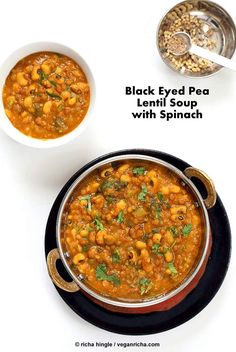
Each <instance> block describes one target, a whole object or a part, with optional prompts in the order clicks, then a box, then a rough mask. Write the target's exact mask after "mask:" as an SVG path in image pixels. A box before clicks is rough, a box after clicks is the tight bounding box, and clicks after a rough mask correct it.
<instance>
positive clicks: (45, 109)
mask: <svg viewBox="0 0 236 352" xmlns="http://www.w3.org/2000/svg"><path fill="white" fill-rule="evenodd" d="M51 107H52V101H51V100H49V101H46V103H45V104H44V106H43V113H44V114H46V115H47V114H49V113H50V111H51Z"/></svg>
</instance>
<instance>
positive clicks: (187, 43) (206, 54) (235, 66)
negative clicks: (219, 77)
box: [168, 32, 236, 71]
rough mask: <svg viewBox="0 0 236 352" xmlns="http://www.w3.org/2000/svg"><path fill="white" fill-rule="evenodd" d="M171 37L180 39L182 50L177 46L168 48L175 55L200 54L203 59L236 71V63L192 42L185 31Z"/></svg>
mask: <svg viewBox="0 0 236 352" xmlns="http://www.w3.org/2000/svg"><path fill="white" fill-rule="evenodd" d="M172 38H175V39H176V40H179V41H180V40H181V42H182V47H181V49H182V50H178V49H177V48H172V49H171V48H168V49H169V51H170V52H171V53H172V54H173V55H175V56H182V55H184V54H187V53H190V54H195V55H197V56H200V57H202V58H204V59H207V60H210V61H212V62H214V63H216V64H218V65H220V66H224V67H227V68H230V69H231V70H235V71H236V63H235V62H234V61H232V60H230V59H228V58H226V57H224V56H222V55H219V54H216V53H213V52H212V51H209V50H207V49H204V48H202V47H200V46H198V45H195V44H193V43H192V39H191V37H190V36H189V35H188V34H187V33H185V32H178V33H175V34H174V35H173V37H172Z"/></svg>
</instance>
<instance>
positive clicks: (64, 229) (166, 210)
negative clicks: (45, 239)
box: [61, 160, 205, 300]
mask: <svg viewBox="0 0 236 352" xmlns="http://www.w3.org/2000/svg"><path fill="white" fill-rule="evenodd" d="M204 230H205V226H204V219H203V216H202V212H201V210H200V208H199V207H198V205H197V202H196V198H195V196H193V194H192V193H191V191H190V189H189V187H188V186H187V185H185V184H183V182H181V179H180V178H179V177H177V176H176V175H175V174H174V173H173V172H172V171H170V170H169V169H167V168H165V167H163V166H159V165H157V164H155V163H152V162H144V161H139V160H131V161H125V162H119V163H118V164H117V163H114V165H113V164H109V165H107V166H106V167H104V168H102V169H98V170H95V171H94V172H93V173H92V174H90V175H89V176H87V178H85V179H84V180H83V181H82V182H81V183H80V184H79V185H78V186H77V188H76V189H75V190H74V192H73V194H72V195H71V197H70V199H69V201H68V204H67V205H66V207H65V210H64V212H63V216H62V224H61V241H62V247H63V248H64V249H65V251H66V252H67V254H68V255H69V256H70V258H69V259H68V263H69V265H70V267H71V269H72V270H73V272H74V273H76V275H78V274H79V273H80V274H82V275H83V277H84V280H85V282H86V284H87V285H89V286H90V287H91V288H92V289H95V290H97V291H98V292H99V293H101V294H103V295H107V296H110V297H114V298H120V299H129V300H130V299H131V300H132V299H133V300H138V299H147V298H151V297H154V296H159V295H163V294H166V293H167V292H169V291H171V290H173V289H174V288H176V287H177V286H179V285H180V284H181V283H182V281H183V280H184V279H185V278H186V276H187V275H188V274H189V272H190V271H191V269H193V267H194V266H195V264H196V262H197V260H198V254H199V251H200V249H201V244H202V239H203V236H204Z"/></svg>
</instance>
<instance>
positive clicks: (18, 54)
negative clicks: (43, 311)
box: [0, 42, 95, 148]
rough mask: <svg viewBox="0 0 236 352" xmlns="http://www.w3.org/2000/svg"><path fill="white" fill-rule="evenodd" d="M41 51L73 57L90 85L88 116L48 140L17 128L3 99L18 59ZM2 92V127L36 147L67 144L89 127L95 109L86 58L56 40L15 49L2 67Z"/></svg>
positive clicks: (92, 84)
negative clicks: (63, 132) (6, 82)
mask: <svg viewBox="0 0 236 352" xmlns="http://www.w3.org/2000/svg"><path fill="white" fill-rule="evenodd" d="M39 51H52V52H57V53H60V54H64V55H67V56H69V57H70V58H72V59H73V60H74V61H75V62H77V63H78V64H79V65H80V67H81V68H82V70H83V71H84V73H85V75H86V77H87V80H88V83H89V86H90V105H89V109H88V111H87V114H86V116H85V117H84V119H83V121H82V122H81V123H80V124H79V125H78V127H76V128H75V129H74V130H73V131H71V132H70V133H68V134H66V135H64V136H62V137H58V138H55V139H47V140H41V139H37V138H32V137H29V136H26V135H25V134H23V133H22V132H20V131H19V130H18V129H17V128H15V127H14V126H13V125H12V123H11V122H10V120H9V119H8V117H7V116H6V114H5V110H4V106H3V101H2V90H3V86H4V83H5V81H6V78H7V76H8V75H9V73H10V71H11V69H12V68H13V67H14V66H15V65H16V64H17V62H18V61H20V60H21V59H23V58H24V57H26V56H28V55H30V54H33V53H36V52H39ZM0 92H1V99H0V126H1V127H2V129H3V130H4V131H5V132H6V133H7V134H8V136H10V137H11V138H13V139H14V140H15V141H17V142H19V143H21V144H24V145H27V146H30V147H35V148H52V147H58V146H61V145H63V144H66V143H68V142H70V141H72V140H73V139H75V138H77V137H78V136H79V135H80V134H81V133H82V132H83V131H84V129H85V128H86V127H87V125H88V122H89V121H90V117H91V112H92V109H93V105H94V100H95V83H94V79H93V75H92V72H91V70H90V68H89V66H88V65H87V63H86V62H85V61H84V59H83V58H82V57H81V56H80V55H79V54H78V53H77V52H76V51H74V50H73V49H71V48H69V47H67V46H65V45H62V44H59V43H54V42H37V43H31V44H28V45H25V46H23V47H21V48H19V49H18V50H16V51H14V52H13V53H12V54H11V55H10V56H9V57H8V58H7V59H6V60H5V61H4V62H3V64H2V65H1V67H0Z"/></svg>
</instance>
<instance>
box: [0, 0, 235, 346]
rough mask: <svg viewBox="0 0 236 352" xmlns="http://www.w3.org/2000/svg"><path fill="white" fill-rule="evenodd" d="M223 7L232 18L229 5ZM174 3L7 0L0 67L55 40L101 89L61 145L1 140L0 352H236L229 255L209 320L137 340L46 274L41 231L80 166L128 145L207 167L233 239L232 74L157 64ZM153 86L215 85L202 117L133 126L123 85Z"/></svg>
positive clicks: (205, 314)
mask: <svg viewBox="0 0 236 352" xmlns="http://www.w3.org/2000/svg"><path fill="white" fill-rule="evenodd" d="M218 2H219V3H222V4H223V5H224V7H225V9H227V10H228V11H229V12H230V14H231V15H232V16H233V18H234V20H235V21H236V5H235V3H234V1H230V0H224V1H221V0H219V1H218ZM175 3H176V2H175V1H173V0H168V1H159V0H154V1H152V0H146V1H144V0H142V1H141V0H126V1H124V0H119V1H118V0H113V1H109V0H99V1H97V0H86V1H85V0H83V1H82V0H77V1H75V0H70V1H58V0H57V1H55V0H51V1H49V0H46V1H45V0H41V1H40V2H34V1H32V0H30V1H27V0H21V1H14V2H13V1H4V2H3V1H2V2H1V8H0V9H1V20H0V33H1V50H0V61H1V62H2V61H4V59H5V58H6V57H7V56H8V55H9V54H10V53H11V52H12V51H14V50H15V49H16V48H18V47H20V46H22V45H25V44H27V43H29V42H35V41H42V40H51V41H57V42H61V43H64V44H67V45H68V46H71V47H72V48H74V49H75V50H77V51H78V52H79V53H80V54H81V55H82V56H83V57H84V58H85V59H86V61H87V62H88V64H89V65H90V67H91V69H92V71H93V73H94V77H95V81H96V85H97V99H96V104H95V109H94V111H93V118H92V122H91V124H90V126H89V127H88V129H87V130H86V131H85V132H84V133H83V135H82V136H81V137H80V138H79V139H78V140H76V141H74V142H72V143H70V144H68V145H66V146H64V147H60V148H58V149H52V150H35V149H30V148H28V147H24V146H22V145H19V144H17V143H15V142H14V141H12V140H10V139H9V138H8V137H7V136H6V135H5V134H4V133H3V132H2V131H0V161H1V172H0V177H1V182H0V187H1V190H0V194H1V203H0V204H1V259H0V268H1V291H0V292H1V293H0V294H1V300H0V319H1V321H2V324H3V325H2V328H1V338H0V349H1V350H2V351H4V352H8V351H24V352H28V351H32V350H33V351H35V352H37V351H58V352H65V351H67V352H71V351H76V350H78V349H76V348H75V347H74V342H75V341H101V342H106V341H116V342H121V341H123V342H135V341H143V342H145V341H146V342H160V344H161V348H160V349H159V351H161V352H176V351H181V352H189V351H192V352H196V351H209V350H211V351H215V352H217V351H222V350H227V349H228V350H232V348H233V346H234V335H235V324H234V316H235V313H236V303H235V301H236V300H235V290H236V275H235V271H236V255H235V252H234V251H233V255H232V261H231V265H230V270H229V272H228V275H227V277H226V280H225V281H224V284H223V286H222V288H221V289H220V291H219V293H218V294H217V296H216V297H215V298H214V300H213V301H212V302H211V303H210V304H209V305H208V306H207V307H206V308H205V309H204V311H202V312H201V313H200V314H199V315H198V316H196V317H195V318H194V319H192V320H191V321H189V322H187V323H186V324H184V325H182V326H180V327H178V328H176V329H174V330H171V331H168V332H165V333H161V334H156V335H151V336H141V337H134V336H122V335H118V334H112V333H109V332H106V331H104V330H101V329H99V328H97V327H95V326H93V325H90V324H89V323H87V322H86V321H84V320H83V319H81V318H80V317H78V316H77V315H76V314H75V313H74V312H72V311H71V310H70V308H69V307H67V306H66V305H65V303H64V302H63V301H62V300H61V298H60V296H59V295H58V294H57V292H56V290H55V289H54V286H53V285H52V283H51V281H50V279H49V277H48V274H47V270H46V265H45V258H44V231H45V225H46V221H47V216H48V213H49V211H50V208H51V205H52V203H53V201H54V199H55V197H56V195H57V194H58V192H59V191H60V189H61V188H62V186H63V185H64V183H65V182H66V181H67V179H68V178H69V177H70V176H71V175H72V174H73V173H74V172H75V171H76V170H78V169H79V168H80V167H81V166H82V165H84V164H85V163H87V162H88V161H90V160H92V159H93V158H94V157H97V156H99V155H102V154H104V153H107V152H110V151H114V150H118V149H123V148H134V147H140V148H142V147H144V148H154V149H158V150H161V151H165V152H167V153H171V154H173V155H175V156H178V157H180V158H182V159H184V160H186V161H187V162H189V163H191V164H192V165H194V166H196V167H199V168H201V169H203V170H205V171H206V172H207V173H208V174H209V175H210V176H211V177H212V178H213V180H214V182H215V185H216V188H217V191H218V193H219V194H220V196H221V198H222V200H223V202H224V204H225V207H226V209H227V212H228V215H229V218H230V220H231V226H232V232H233V234H234V230H235V227H236V217H235V211H236V202H235V196H236V192H235V172H236V168H235V152H234V151H235V147H236V138H235V128H234V127H235V123H234V122H235V101H236V75H235V73H233V72H230V71H227V70H223V71H222V72H221V73H219V74H218V75H216V76H214V77H212V78H208V79H202V80H189V79H187V78H184V77H181V76H179V75H176V74H175V73H173V72H171V71H170V70H169V69H168V68H167V67H166V66H165V65H164V64H163V63H162V61H161V59H160V57H159V56H158V53H157V50H156V46H155V32H156V27H157V25H158V22H159V20H160V19H161V17H162V16H163V15H164V14H165V12H166V11H167V10H169V8H170V7H171V6H173V5H175ZM149 84H150V85H153V86H156V87H157V86H159V85H164V86H165V87H166V88H174V87H181V86H182V85H186V86H189V85H194V86H196V87H199V88H209V89H210V97H202V98H199V99H198V102H199V106H200V109H201V111H202V112H203V114H204V119H203V120H199V121H194V120H191V121H188V120H186V121H173V122H169V123H167V122H166V121H162V120H160V119H157V120H140V121H135V120H133V119H132V117H131V114H130V113H131V111H132V110H133V109H134V106H135V98H132V97H126V96H125V94H124V87H125V86H126V85H136V86H139V87H140V88H143V87H145V85H149ZM83 350H84V351H86V349H85V348H84V349H83ZM93 350H94V349H93ZM102 350H103V349H102V348H101V349H99V351H102ZM119 350H121V349H119ZM126 350H127V351H129V350H130V351H131V350H132V351H135V350H137V351H138V350H139V351H142V349H138V348H137V349H126ZM146 350H147V349H146ZM151 350H152V349H151ZM153 350H154V349H153Z"/></svg>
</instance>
